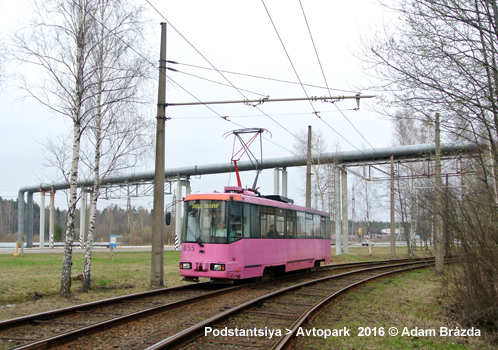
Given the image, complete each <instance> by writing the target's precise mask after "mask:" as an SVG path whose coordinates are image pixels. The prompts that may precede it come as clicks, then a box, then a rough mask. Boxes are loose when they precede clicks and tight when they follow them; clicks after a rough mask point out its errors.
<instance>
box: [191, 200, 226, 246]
mask: <svg viewBox="0 0 498 350" xmlns="http://www.w3.org/2000/svg"><path fill="white" fill-rule="evenodd" d="M225 203H226V202H224V201H216V200H196V201H188V202H186V204H185V216H186V220H185V227H184V230H183V237H182V238H183V240H182V241H183V242H197V243H199V244H203V243H227V225H226V224H227V222H226V221H227V220H226V210H225V208H226V206H225Z"/></svg>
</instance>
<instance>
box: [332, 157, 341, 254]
mask: <svg viewBox="0 0 498 350" xmlns="http://www.w3.org/2000/svg"><path fill="white" fill-rule="evenodd" d="M334 204H335V210H334V216H335V254H336V255H341V254H342V250H341V231H342V230H341V229H342V227H341V176H340V170H339V168H338V167H334Z"/></svg>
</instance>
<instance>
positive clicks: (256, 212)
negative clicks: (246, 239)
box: [246, 204, 261, 238]
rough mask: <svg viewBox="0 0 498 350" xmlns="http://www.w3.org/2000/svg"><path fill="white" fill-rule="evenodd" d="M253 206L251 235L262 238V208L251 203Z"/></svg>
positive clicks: (251, 206)
mask: <svg viewBox="0 0 498 350" xmlns="http://www.w3.org/2000/svg"><path fill="white" fill-rule="evenodd" d="M246 205H248V206H250V208H251V214H250V215H251V237H252V238H260V237H261V231H260V221H261V208H260V207H258V206H257V205H250V204H246Z"/></svg>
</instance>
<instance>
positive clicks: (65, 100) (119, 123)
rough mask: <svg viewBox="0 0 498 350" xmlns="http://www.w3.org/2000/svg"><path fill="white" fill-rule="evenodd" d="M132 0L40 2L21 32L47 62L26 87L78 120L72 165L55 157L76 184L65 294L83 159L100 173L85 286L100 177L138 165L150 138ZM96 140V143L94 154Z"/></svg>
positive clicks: (32, 59)
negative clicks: (134, 52) (134, 53)
mask: <svg viewBox="0 0 498 350" xmlns="http://www.w3.org/2000/svg"><path fill="white" fill-rule="evenodd" d="M127 6H128V3H126V2H123V1H111V0H109V1H106V0H77V1H73V0H52V1H39V2H37V3H36V11H35V12H36V18H35V19H34V20H33V21H32V22H31V23H30V25H28V26H27V27H26V28H25V29H24V30H22V31H20V32H19V33H18V34H17V35H16V40H15V42H16V45H17V47H18V48H19V52H20V53H21V54H22V56H21V59H22V60H23V61H24V62H27V63H30V64H32V65H33V66H34V67H37V68H40V69H41V71H42V74H43V79H40V80H38V82H33V81H31V80H30V79H29V77H28V78H26V79H25V80H24V88H25V90H26V91H27V92H28V94H29V95H30V96H32V97H34V98H35V99H37V100H38V101H39V102H41V103H42V104H44V105H45V106H48V107H49V108H51V109H52V110H54V111H56V112H57V113H59V114H61V115H64V116H67V117H69V118H70V119H71V120H72V125H73V132H72V144H71V150H72V151H71V157H70V169H69V170H68V169H66V168H65V166H66V164H67V163H66V162H65V159H63V158H64V157H59V159H57V160H56V161H55V162H56V163H57V166H59V167H60V168H61V170H63V174H64V176H65V177H66V176H67V175H66V171H67V173H68V174H69V175H68V176H67V179H68V182H69V184H70V190H69V204H68V215H67V230H66V239H65V249H64V259H63V266H62V277H61V290H60V295H61V296H63V297H69V296H70V288H71V265H72V243H73V237H74V222H75V215H76V204H77V200H78V196H77V180H78V176H79V175H80V171H81V170H82V168H81V165H80V160H83V161H84V162H83V169H87V170H92V171H93V173H94V186H93V192H92V200H91V208H92V211H91V213H93V214H92V215H91V220H90V234H89V239H90V244H89V245H88V246H89V249H90V251H87V252H86V263H85V276H86V277H85V279H86V280H85V283H84V289H86V290H88V289H89V287H90V285H89V281H90V261H91V246H92V244H91V243H92V242H91V241H92V237H93V231H94V227H95V224H94V223H95V212H96V210H95V207H96V203H97V198H98V190H99V188H100V184H101V182H102V180H103V179H104V178H105V176H106V175H108V174H110V173H111V172H113V171H119V170H120V169H122V168H123V167H125V166H130V165H133V164H134V162H135V161H136V160H137V159H138V157H139V154H140V152H139V151H137V146H136V145H137V142H136V141H137V140H139V141H140V142H141V141H142V136H143V134H144V131H145V130H144V129H146V125H147V124H146V123H140V122H139V121H138V118H137V115H139V114H140V113H139V111H138V110H137V109H134V110H133V109H132V107H130V104H133V103H137V102H138V101H140V100H141V98H142V96H141V95H140V94H139V92H140V81H141V80H143V78H144V71H145V64H146V61H145V60H143V58H140V57H135V58H134V59H130V58H129V55H128V53H129V52H130V51H131V46H130V44H132V45H135V47H137V45H138V43H140V42H142V41H143V40H142V39H143V38H142V37H140V35H141V32H140V30H139V28H140V25H141V22H140V21H139V20H138V18H139V17H140V14H141V10H140V9H139V8H135V7H129V6H128V7H127ZM142 101H143V100H142ZM118 105H119V106H118ZM84 136H88V137H89V138H88V139H85V138H84ZM90 136H91V138H90ZM140 142H138V143H139V144H140ZM90 144H91V145H93V147H92V148H93V150H94V156H93V157H92V160H91V161H89V159H90V157H89V154H88V148H89V147H88V146H89V145H90ZM52 146H53V145H52ZM61 147H64V145H62V146H61ZM141 147H142V148H143V145H142V146H138V149H140V148H141ZM57 148H58V147H57V146H53V147H52V149H53V150H57ZM52 153H53V154H55V153H57V152H52ZM59 154H64V153H63V152H62V153H59ZM102 159H105V161H104V165H102V163H101V162H102ZM102 168H104V170H103V171H102V170H101V169H102Z"/></svg>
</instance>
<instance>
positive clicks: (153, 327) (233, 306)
mask: <svg viewBox="0 0 498 350" xmlns="http://www.w3.org/2000/svg"><path fill="white" fill-rule="evenodd" d="M432 260H433V259H423V260H422V261H421V260H420V259H419V260H417V262H418V263H419V264H421V263H425V264H431V262H432ZM403 261H404V262H403V263H404V264H407V263H410V262H408V261H407V260H403ZM393 263H396V265H392V264H393ZM399 264H400V262H399V261H384V262H369V263H360V264H358V263H354V264H342V265H329V266H324V267H323V268H321V269H320V270H319V272H317V273H315V274H309V273H308V274H304V275H303V274H298V275H292V276H286V277H284V278H282V279H277V280H273V281H271V282H265V283H259V284H247V285H240V286H233V287H228V288H223V289H219V288H218V289H216V287H215V286H212V285H210V284H209V283H200V284H195V285H188V286H181V287H174V288H165V289H161V290H155V291H149V292H144V293H139V294H134V295H129V296H123V297H119V298H113V299H107V300H104V301H100V302H94V303H89V304H84V305H79V306H74V307H70V308H66V309H61V310H55V311H51V312H46V313H42V314H37V315H32V316H26V317H22V318H19V319H13V320H7V321H1V322H0V349H34V348H55V347H58V346H63V345H64V344H67V343H69V342H73V343H71V344H70V348H71V349H73V350H74V349H87V348H109V347H112V346H113V345H111V344H112V342H113V339H114V340H116V339H118V340H119V339H121V341H123V340H126V339H124V338H126V337H127V336H128V337H130V339H131V342H132V343H134V344H135V345H134V346H133V348H147V347H149V346H160V345H155V344H156V343H158V344H161V343H162V341H160V340H161V339H164V338H165V336H168V335H170V336H169V337H168V338H171V337H174V336H175V334H178V333H181V332H184V331H185V329H190V328H192V327H195V326H194V325H196V324H198V320H206V319H211V318H213V317H217V316H220V315H224V314H229V313H230V312H232V311H235V310H238V308H239V307H240V305H245V304H247V303H250V301H251V299H254V297H257V298H265V296H268V295H269V296H270V297H272V296H273V293H279V291H280V290H285V289H286V288H300V287H296V286H295V284H296V279H301V280H302V281H300V283H310V281H309V280H312V279H315V280H320V279H328V278H330V276H327V277H320V278H318V277H317V276H321V275H326V274H329V275H333V274H336V276H342V275H344V276H346V275H351V276H352V275H354V274H355V272H354V271H353V272H351V271H350V272H345V273H342V274H340V275H337V272H338V271H343V270H347V269H358V267H364V266H365V265H367V266H376V265H382V266H389V265H391V266H397V265H399ZM373 268H374V267H370V269H373ZM336 278H339V277H336ZM305 279H307V280H308V281H304V280H305ZM315 283H317V282H315ZM286 284H287V285H286ZM213 288H215V289H213ZM301 288H302V287H301ZM227 294H230V297H229V298H224V297H223V295H227ZM206 300H210V301H209V302H206ZM262 300H263V299H261V301H262ZM258 302H259V301H256V302H255V303H258ZM282 303H285V301H282ZM282 305H283V304H282ZM289 305H291V304H289ZM189 315H190V316H189ZM228 317H230V316H228ZM184 322H187V324H184ZM161 324H162V326H158V325H161ZM130 329H134V330H135V334H136V335H131V334H133V332H132V331H131V330H130ZM137 330H138V331H137ZM103 331H106V332H105V333H102V332H103ZM185 339H187V338H185ZM189 341H191V338H190V340H189ZM182 342H183V341H182ZM118 343H119V341H118ZM165 346H166V347H167V348H171V346H170V345H165ZM118 347H119V346H118ZM166 347H162V348H166ZM68 348H69V347H68ZM159 348H161V347H159Z"/></svg>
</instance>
